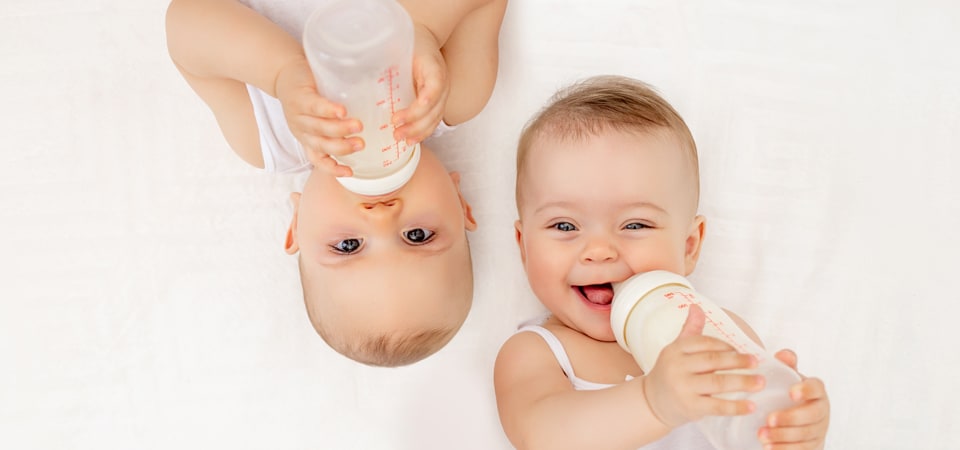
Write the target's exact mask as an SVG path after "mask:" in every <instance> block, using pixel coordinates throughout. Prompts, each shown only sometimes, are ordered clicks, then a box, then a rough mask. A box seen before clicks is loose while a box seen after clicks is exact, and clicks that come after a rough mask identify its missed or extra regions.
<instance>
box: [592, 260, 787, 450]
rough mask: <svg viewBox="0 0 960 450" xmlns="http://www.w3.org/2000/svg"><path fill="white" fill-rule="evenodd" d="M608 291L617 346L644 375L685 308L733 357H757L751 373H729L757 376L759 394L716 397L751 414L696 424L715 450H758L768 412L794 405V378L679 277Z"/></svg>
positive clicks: (657, 276)
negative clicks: (743, 405) (699, 312)
mask: <svg viewBox="0 0 960 450" xmlns="http://www.w3.org/2000/svg"><path fill="white" fill-rule="evenodd" d="M613 290H614V297H613V306H611V311H610V325H611V326H612V327H613V333H614V335H615V336H616V338H617V343H619V344H620V347H622V348H623V349H624V350H626V351H627V352H629V353H631V354H632V355H633V357H634V359H635V360H636V361H637V364H639V365H640V368H641V369H643V371H644V373H649V372H650V370H651V369H652V368H653V366H654V364H655V363H656V362H657V357H658V356H659V355H660V351H661V350H663V348H664V347H665V346H667V345H668V344H670V343H671V342H673V341H674V340H675V339H676V338H677V336H678V335H679V334H680V329H681V328H682V327H683V323H684V321H686V319H687V312H688V311H689V309H690V308H689V307H690V306H691V305H698V306H700V308H701V309H703V312H704V314H705V315H706V324H705V325H704V327H703V334H704V335H706V336H712V337H715V338H718V339H721V340H723V341H726V342H727V343H729V344H730V345H732V346H733V347H734V348H735V349H736V350H737V351H738V352H740V353H748V354H751V355H754V356H756V357H757V360H758V361H759V364H758V366H757V367H756V368H754V369H749V370H731V371H729V372H737V373H751V374H760V375H763V376H764V378H765V379H766V384H765V385H764V389H763V390H762V391H759V392H730V393H724V394H721V395H717V397H718V398H723V399H727V400H741V399H748V400H751V401H752V402H753V403H754V404H755V406H756V409H755V410H754V412H753V413H751V414H747V415H741V416H708V417H704V418H703V419H701V420H700V421H699V422H697V425H698V426H699V427H700V430H701V431H703V433H704V435H706V437H707V439H708V440H709V441H710V443H711V444H713V446H714V447H716V448H717V449H718V450H750V449H757V450H759V449H760V448H761V445H760V441H759V440H758V439H757V431H758V430H759V429H760V428H761V427H762V426H763V425H764V424H765V423H766V419H767V416H769V414H770V413H772V412H774V411H778V410H781V409H785V408H788V407H791V406H793V405H794V403H793V401H792V400H791V399H790V394H789V389H790V386H792V385H793V384H795V383H798V382H800V375H799V374H797V372H796V371H794V370H793V369H791V368H790V367H789V366H787V365H786V364H784V363H782V362H780V361H779V360H777V359H776V358H774V357H773V356H772V355H770V354H768V353H767V352H766V350H764V349H763V348H762V347H760V346H759V345H758V344H757V343H755V342H754V341H753V340H752V339H750V338H749V337H747V335H746V334H744V333H743V331H742V330H741V329H740V328H739V327H737V325H736V324H735V323H734V322H733V320H731V319H730V316H728V315H727V314H726V313H725V312H724V311H723V310H722V309H721V308H720V307H719V306H717V305H716V304H715V303H713V302H711V301H710V300H709V299H707V298H706V297H704V296H703V295H701V294H700V293H698V292H696V291H695V290H694V289H693V287H692V286H691V284H690V282H689V281H688V280H687V279H686V278H684V277H682V276H680V275H677V274H675V273H672V272H667V271H663V270H657V271H652V272H646V273H641V274H637V275H634V276H633V277H631V278H629V279H627V280H626V281H624V282H622V283H618V284H616V285H614V287H613Z"/></svg>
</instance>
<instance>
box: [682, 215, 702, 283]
mask: <svg viewBox="0 0 960 450" xmlns="http://www.w3.org/2000/svg"><path fill="white" fill-rule="evenodd" d="M706 226H707V219H706V218H705V217H703V216H699V215H698V216H696V217H694V218H693V223H692V224H691V225H690V232H689V233H688V234H687V241H686V245H685V246H684V251H683V262H684V266H685V267H684V268H685V269H686V272H687V273H686V274H685V275H687V276H689V275H690V274H691V273H693V269H695V268H696V267H697V260H698V259H700V248H701V244H703V233H704V231H706Z"/></svg>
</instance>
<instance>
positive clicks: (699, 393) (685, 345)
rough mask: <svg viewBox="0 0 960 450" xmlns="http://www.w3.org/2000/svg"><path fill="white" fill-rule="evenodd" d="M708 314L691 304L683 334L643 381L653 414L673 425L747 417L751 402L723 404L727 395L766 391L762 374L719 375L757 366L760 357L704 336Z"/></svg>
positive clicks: (752, 406)
mask: <svg viewBox="0 0 960 450" xmlns="http://www.w3.org/2000/svg"><path fill="white" fill-rule="evenodd" d="M704 321H705V316H704V314H703V310H702V309H700V307H699V306H696V305H694V306H691V307H690V312H689V313H688V315H687V320H686V322H685V323H684V324H683V329H682V330H681V331H680V335H679V336H678V337H677V339H676V340H675V341H673V343H671V344H670V345H668V346H666V347H664V349H663V351H662V352H661V353H660V356H659V357H658V358H657V362H656V364H655V365H654V367H653V369H652V370H651V371H650V373H649V374H647V375H646V376H645V377H644V393H645V394H646V398H647V403H648V404H649V405H650V409H651V410H652V411H653V413H654V415H656V416H657V418H658V419H660V421H661V422H663V423H664V425H667V426H668V427H671V428H673V427H677V426H679V425H682V424H684V423H686V422H691V421H695V420H698V419H700V418H701V417H704V416H708V415H711V416H733V415H740V414H748V413H750V412H751V411H753V409H754V405H753V403H752V402H750V401H748V400H722V399H719V398H714V397H713V395H715V394H721V393H724V392H734V391H746V392H755V391H759V390H761V389H762V388H763V377H762V376H760V375H743V374H731V373H716V372H717V371H718V370H729V369H748V368H753V367H756V365H757V360H756V358H755V357H753V356H751V355H747V354H742V353H738V352H737V351H736V350H734V348H733V347H731V346H730V345H729V344H727V343H726V342H723V341H721V340H719V339H715V338H712V337H709V336H703V325H704Z"/></svg>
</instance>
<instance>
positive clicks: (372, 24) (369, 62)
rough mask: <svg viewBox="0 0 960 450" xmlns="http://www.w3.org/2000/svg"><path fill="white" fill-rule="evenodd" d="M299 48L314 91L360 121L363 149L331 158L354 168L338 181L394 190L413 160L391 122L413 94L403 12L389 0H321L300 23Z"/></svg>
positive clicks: (413, 150)
mask: <svg viewBox="0 0 960 450" xmlns="http://www.w3.org/2000/svg"><path fill="white" fill-rule="evenodd" d="M303 49H304V52H305V53H306V55H307V61H309V63H310V68H311V70H312V71H313V76H314V79H315V80H316V82H317V88H318V89H319V91H320V93H321V94H322V95H323V96H325V97H327V98H328V99H330V100H331V101H334V102H337V103H340V104H342V105H344V106H345V107H346V108H347V115H348V116H349V117H355V118H357V119H359V120H360V121H361V122H362V123H363V132H362V133H361V134H360V136H361V137H362V138H363V140H364V142H365V144H366V145H365V147H364V148H363V150H361V151H359V152H355V153H352V154H350V155H345V156H338V157H336V158H335V159H336V160H337V161H338V162H340V163H341V164H344V165H347V166H350V168H351V169H352V170H353V176H351V177H340V178H338V181H340V183H341V184H342V185H343V186H344V187H345V188H347V189H349V190H351V191H353V192H356V193H358V194H362V195H381V194H386V193H389V192H392V191H395V190H397V189H399V188H400V187H401V186H403V185H404V184H405V183H406V182H407V181H408V180H410V177H411V176H413V172H414V171H415V170H416V168H417V164H418V163H419V161H420V146H419V144H417V145H413V146H408V145H407V144H406V142H405V141H397V140H394V139H393V129H394V127H393V125H392V124H391V122H390V118H391V116H392V115H393V113H394V112H395V111H399V110H401V109H403V108H405V107H407V105H409V104H410V102H411V101H413V99H414V92H413V79H412V68H411V65H412V60H413V22H412V21H411V20H410V16H409V15H408V14H407V12H406V10H404V9H403V7H402V6H400V4H398V3H397V2H396V1H395V0H327V1H323V2H321V3H320V5H319V6H318V7H317V8H316V9H315V10H314V12H313V13H312V14H311V15H310V17H309V18H308V19H307V22H306V24H305V25H304V29H303Z"/></svg>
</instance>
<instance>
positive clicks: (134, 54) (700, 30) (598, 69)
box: [0, 0, 960, 450]
mask: <svg viewBox="0 0 960 450" xmlns="http://www.w3.org/2000/svg"><path fill="white" fill-rule="evenodd" d="M166 3H167V2H166V0H144V1H138V2H128V1H123V0H96V1H86V2H74V1H68V0H48V1H43V2H37V1H34V0H4V1H3V2H2V4H0V85H2V86H3V94H2V95H0V99H2V112H0V123H2V124H3V125H2V130H3V132H2V134H0V136H2V138H3V142H4V144H3V145H2V147H3V148H2V150H0V229H2V233H0V448H3V449H18V450H20V449H98V450H102V449H118V450H119V449H158V450H159V449H164V450H165V449H172V448H182V449H220V448H229V449H234V450H239V449H283V450H286V449H349V448H357V449H478V450H480V449H482V450H489V449H506V448H510V445H509V442H508V441H507V440H506V438H505V437H504V436H503V434H502V431H501V429H500V425H499V422H498V419H497V413H496V405H495V402H494V396H493V387H492V367H493V361H494V358H495V356H496V353H497V350H498V348H499V346H500V344H501V343H502V342H503V340H505V339H506V338H507V337H508V336H509V335H510V334H511V333H512V332H513V330H514V328H515V326H516V324H517V323H518V322H520V321H521V320H523V319H526V318H528V317H530V316H532V315H534V314H537V313H539V312H541V311H542V307H541V306H540V305H539V304H538V303H537V301H536V299H535V298H534V297H533V296H532V294H531V292H530V290H529V288H528V287H527V284H526V280H525V278H524V274H523V271H522V268H521V266H520V262H519V257H518V252H517V250H516V246H515V244H514V241H513V228H512V224H513V221H514V220H515V218H516V212H515V209H514V200H513V177H514V145H515V142H516V139H517V135H518V132H519V130H520V128H521V126H522V125H523V123H524V122H525V121H526V119H527V118H528V117H529V116H530V115H531V114H532V113H533V112H534V111H536V110H537V109H538V108H539V107H540V106H541V105H542V104H543V103H544V102H545V101H546V99H547V97H548V96H549V95H550V94H551V93H552V92H553V91H554V90H555V89H556V88H558V87H560V86H562V85H564V84H567V83H568V82H570V81H573V80H575V79H578V78H581V77H586V76H590V75H595V74H601V73H616V74H623V75H629V76H633V77H636V78H640V79H643V80H646V81H648V82H650V83H652V84H653V85H655V86H657V87H658V88H659V89H660V91H661V92H662V93H663V94H664V96H665V97H666V98H667V99H668V100H669V101H670V102H672V103H673V104H674V105H675V106H676V107H677V109H678V110H679V111H680V112H681V114H682V115H683V116H684V117H685V118H686V119H687V121H688V123H689V124H690V127H691V129H692V130H693V133H694V135H695V137H696V139H697V141H698V144H699V147H700V152H701V170H702V178H703V196H702V204H701V212H702V213H703V214H705V215H706V216H707V217H708V226H707V238H706V241H705V244H704V245H705V247H704V249H703V255H702V260H701V264H700V266H699V267H698V269H697V271H696V272H695V274H694V276H693V277H692V280H693V281H694V283H696V285H697V286H698V288H699V289H700V290H701V291H702V292H704V293H705V294H707V295H708V296H709V297H711V298H712V299H714V300H715V301H717V302H719V303H723V304H724V305H725V306H726V307H728V308H729V309H731V310H733V311H736V312H737V313H739V314H740V315H741V316H743V317H744V318H745V319H746V320H747V321H748V322H749V323H751V325H753V327H754V328H755V329H756V330H757V331H758V332H759V334H760V335H761V336H762V337H763V338H764V340H765V342H766V344H767V346H768V347H769V348H772V349H779V348H784V347H788V348H792V349H795V350H796V351H797V353H798V354H799V356H800V367H801V370H802V371H803V372H805V373H807V374H809V375H815V376H819V377H821V378H823V379H824V380H825V382H826V385H827V388H828V391H829V393H830V397H831V400H832V407H833V420H832V424H831V429H830V433H829V437H828V442H827V444H828V445H827V448H830V449H890V450H902V449H907V448H914V449H944V450H947V449H951V450H953V449H957V448H960V437H958V433H956V432H955V428H956V424H957V423H960V408H958V406H957V405H958V404H960V398H958V395H957V392H960V390H958V389H957V387H956V386H957V381H956V380H957V379H958V375H960V374H958V371H960V370H958V369H960V352H958V351H957V350H956V349H955V346H954V344H951V343H950V342H955V341H956V339H957V338H956V337H955V336H953V335H951V334H950V332H951V330H954V329H955V327H956V326H957V325H956V323H957V314H958V312H960V307H958V306H957V305H958V300H960V295H958V294H957V292H956V290H955V289H954V286H953V285H952V284H950V283H951V282H950V280H952V279H953V277H955V276H957V273H956V272H957V269H958V268H960V267H958V264H957V263H956V260H957V257H958V254H960V239H958V237H957V235H956V232H957V230H958V229H960V203H958V200H957V196H958V194H960V181H958V178H957V173H956V172H957V171H958V169H960V156H958V153H960V84H958V80H960V48H958V45H957V43H960V6H958V4H957V3H956V2H948V1H946V0H942V1H935V0H929V1H919V2H905V1H901V2H897V1H887V2H854V1H843V2H800V1H781V0H775V1H768V2H760V1H747V0H730V1H723V2H708V1H694V2H667V1H648V0H610V1H602V2H586V1H580V2H575V1H560V0H514V1H512V2H511V4H510V6H509V8H508V11H507V16H506V21H505V23H504V26H503V31H502V35H501V47H502V55H501V61H502V65H501V70H500V78H499V81H498V85H497V88H496V91H495V92H494V95H493V98H492V99H491V101H490V103H489V106H488V107H487V109H486V110H485V111H484V112H483V113H482V115H481V116H479V117H478V118H477V119H476V120H474V121H473V122H470V123H468V124H466V125H464V126H462V127H461V128H460V129H458V130H457V131H456V132H454V133H451V134H449V135H446V136H443V137H441V138H438V139H436V140H435V143H434V146H435V147H438V148H440V149H441V150H440V154H441V157H442V159H444V161H445V162H446V163H447V164H448V166H449V167H450V168H451V169H454V170H459V171H461V172H462V173H463V188H464V191H465V195H466V197H467V198H468V199H469V200H470V201H471V202H472V203H473V206H474V211H475V213H476V216H477V219H478V221H479V222H480V228H479V230H477V231H476V232H474V233H472V234H471V236H470V240H471V243H472V246H473V254H474V262H475V267H476V286H477V287H476V297H475V299H476V300H475V306H474V308H473V311H472V312H471V315H470V317H469V319H468V321H467V323H466V324H465V326H464V328H463V330H462V332H461V333H460V334H459V335H458V336H457V337H456V338H455V339H454V340H453V342H452V343H451V344H450V345H449V346H448V347H447V348H445V349H444V350H442V351H441V352H439V353H438V354H436V355H435V356H433V357H431V358H429V359H427V360H425V361H423V362H422V363H419V364H416V365H414V366H411V367H406V368H400V369H376V368H368V367H363V366H359V365H357V364H355V363H352V362H350V361H347V360H345V359H344V358H342V357H340V356H339V355H337V354H335V353H334V352H332V351H331V350H329V349H328V348H326V346H325V345H324V344H323V342H322V341H321V340H320V339H319V338H318V337H317V336H316V335H315V333H314V332H313V330H312V329H311V328H310V326H309V324H308V322H307V320H306V315H305V312H304V307H303V304H302V300H301V297H300V294H299V285H298V277H297V269H296V264H295V260H294V259H293V258H291V257H289V256H287V255H285V254H284V253H283V251H282V248H281V245H282V239H283V236H284V232H285V229H286V224H287V220H288V218H289V214H290V206H289V204H288V200H287V197H288V194H289V192H290V191H291V190H295V189H297V187H298V186H299V182H300V181H301V180H298V179H295V178H289V177H282V176H269V175H264V174H262V173H260V172H258V171H257V170H254V169H252V168H250V167H248V166H246V165H245V164H244V163H243V162H241V161H240V160H239V159H238V158H236V157H235V156H234V155H233V154H232V153H231V152H230V150H229V149H228V147H227V146H226V144H225V142H224V140H223V138H222V137H221V136H220V134H219V131H218V129H217V127H216V125H215V122H214V120H213V117H212V115H211V114H210V112H209V111H208V110H207V109H206V107H205V106H204V105H203V104H202V102H201V101H200V100H199V98H197V97H196V96H195V95H194V94H193V92H192V91H190V89H189V87H188V86H187V85H186V83H185V82H184V81H183V80H182V79H181V78H180V76H179V74H177V73H176V71H175V69H174V67H173V65H172V64H171V62H170V60H169V57H168V56H167V52H166V47H165V43H164V39H165V38H164V28H163V27H164V23H163V21H164V12H165V7H166ZM571 176H576V174H571Z"/></svg>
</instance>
